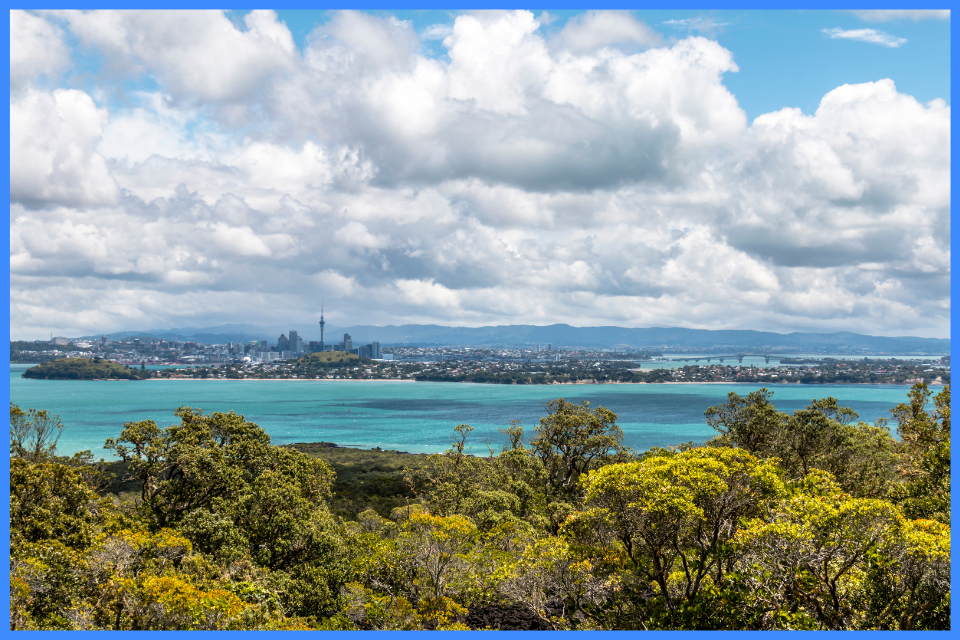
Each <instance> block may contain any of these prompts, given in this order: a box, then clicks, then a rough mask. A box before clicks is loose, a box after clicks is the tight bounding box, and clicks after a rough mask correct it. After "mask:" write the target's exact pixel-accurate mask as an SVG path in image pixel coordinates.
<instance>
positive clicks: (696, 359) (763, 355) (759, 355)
mask: <svg viewBox="0 0 960 640" xmlns="http://www.w3.org/2000/svg"><path fill="white" fill-rule="evenodd" d="M748 356H750V357H756V358H763V361H764V362H766V363H767V364H770V358H781V357H788V356H780V355H778V354H775V353H735V354H731V355H724V356H692V357H690V358H673V359H671V362H690V361H691V360H693V361H694V362H700V361H701V360H706V361H707V362H711V361H713V360H719V361H720V362H723V361H724V360H732V359H733V358H736V359H737V362H739V363H740V364H743V359H744V358H746V357H748Z"/></svg>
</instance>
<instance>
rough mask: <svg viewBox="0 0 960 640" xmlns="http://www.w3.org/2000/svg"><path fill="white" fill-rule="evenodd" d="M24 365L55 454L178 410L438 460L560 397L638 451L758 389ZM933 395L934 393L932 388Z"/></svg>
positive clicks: (670, 441)
mask: <svg viewBox="0 0 960 640" xmlns="http://www.w3.org/2000/svg"><path fill="white" fill-rule="evenodd" d="M29 366H31V365H11V366H10V400H11V402H14V403H16V404H18V405H19V406H20V407H21V408H23V409H46V410H48V411H50V412H51V413H54V414H57V415H59V416H60V419H61V420H62V422H63V424H64V425H65V428H64V431H63V435H62V436H61V438H60V442H59V444H58V447H57V449H58V451H59V452H60V453H61V454H65V455H70V454H73V453H75V452H77V451H81V450H84V449H90V450H91V451H92V452H93V453H94V455H96V456H98V457H100V456H103V457H105V458H108V459H109V458H111V457H112V456H111V452H109V451H106V450H104V449H103V448H102V446H103V442H104V440H105V439H106V438H111V437H116V436H118V435H119V433H120V431H121V429H122V428H123V424H124V423H125V422H132V421H139V420H154V421H156V423H157V424H158V425H160V426H161V427H165V426H169V425H171V424H174V423H175V422H176V421H177V420H176V417H175V416H174V411H175V410H176V409H177V407H180V406H190V407H194V408H199V409H202V410H203V411H204V412H205V413H211V412H214V411H231V410H232V411H235V412H236V413H238V414H242V415H244V416H245V417H246V419H248V420H250V421H252V422H255V423H257V424H258V425H260V427H262V428H263V429H264V430H265V431H266V432H267V433H268V434H269V435H270V437H271V441H272V442H273V444H289V443H293V442H319V441H326V442H335V443H337V444H339V445H341V446H356V447H363V448H372V447H381V448H382V449H395V450H400V451H408V452H411V453H434V452H441V451H444V450H445V449H447V448H448V447H449V446H450V443H451V441H452V435H453V429H454V427H455V426H457V425H458V424H469V425H470V426H472V427H473V428H474V431H473V432H472V433H471V434H470V437H469V440H468V443H472V445H473V448H472V451H471V452H472V453H475V454H480V455H486V454H487V451H488V449H487V445H489V446H490V447H492V448H493V450H494V451H499V450H500V448H501V445H502V444H503V443H504V442H505V441H506V438H505V436H503V434H501V433H500V432H499V430H500V429H503V428H506V427H508V426H509V425H510V421H511V420H520V421H521V424H522V425H523V427H524V429H525V432H526V434H527V435H532V434H533V429H534V427H535V426H536V424H537V423H538V422H539V419H540V417H541V416H543V415H546V411H545V405H546V403H547V402H549V401H550V400H554V399H556V398H559V397H563V398H565V399H567V400H569V401H573V402H580V401H583V400H586V401H588V402H590V405H591V407H598V406H604V407H607V408H608V409H610V410H611V411H613V412H614V413H616V414H618V415H619V419H618V424H619V425H620V427H621V428H622V429H623V431H624V439H625V442H626V444H627V445H628V446H630V447H633V448H634V449H636V450H638V451H642V450H646V449H648V448H649V447H652V446H669V445H674V444H678V443H680V442H685V441H691V440H692V441H695V442H703V441H705V440H708V439H709V438H711V437H713V436H714V435H715V432H714V431H713V430H712V429H711V428H710V427H709V426H708V425H707V424H706V421H705V420H704V416H703V412H704V411H706V409H707V407H710V406H712V405H717V404H722V403H723V402H725V401H726V398H727V394H728V393H729V392H731V391H735V392H736V393H738V394H740V395H746V394H747V393H749V392H751V391H754V390H756V389H759V388H760V387H761V386H763V385H757V384H696V383H691V384H646V385H644V384H603V385H488V384H473V383H453V382H387V381H382V382H381V381H352V380H148V381H141V382H129V381H117V382H106V381H73V380H71V381H59V380H31V379H26V378H23V377H21V374H22V372H23V371H24V370H25V369H26V368H28V367H29ZM767 387H768V388H769V389H771V390H772V391H773V393H774V395H773V402H774V404H775V405H776V407H777V408H778V409H779V410H781V411H789V412H792V411H794V410H796V409H800V408H803V407H804V406H806V405H807V404H808V403H809V402H810V401H811V400H812V399H813V398H821V397H826V396H833V397H835V398H837V399H838V400H839V401H840V404H841V405H842V406H848V407H851V408H852V409H854V410H855V411H856V412H857V413H859V414H860V417H861V419H863V420H865V421H868V422H871V423H872V422H874V421H875V420H876V419H877V418H881V417H885V418H889V417H890V409H892V408H893V407H894V406H896V405H897V404H899V403H901V402H905V401H906V400H907V391H908V390H909V387H908V386H906V385H776V384H772V385H767ZM935 391H938V389H935Z"/></svg>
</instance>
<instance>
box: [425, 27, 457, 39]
mask: <svg viewBox="0 0 960 640" xmlns="http://www.w3.org/2000/svg"><path fill="white" fill-rule="evenodd" d="M451 33H453V26H452V25H449V24H432V25H430V26H429V27H427V28H425V29H424V30H423V31H421V32H420V39H421V40H443V39H444V38H446V37H447V36H449V35H450V34H451Z"/></svg>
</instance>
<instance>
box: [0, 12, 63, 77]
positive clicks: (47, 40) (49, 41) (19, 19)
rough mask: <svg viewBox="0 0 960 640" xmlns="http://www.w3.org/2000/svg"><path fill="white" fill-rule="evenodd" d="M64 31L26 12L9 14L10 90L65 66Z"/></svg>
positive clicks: (53, 72) (52, 73)
mask: <svg viewBox="0 0 960 640" xmlns="http://www.w3.org/2000/svg"><path fill="white" fill-rule="evenodd" d="M68 61H69V54H68V52H67V48H66V46H65V45H64V43H63V31H62V30H61V29H60V28H59V27H57V26H55V25H52V24H50V23H49V22H47V21H46V20H44V19H43V18H41V17H38V16H35V15H33V14H30V13H27V12H26V11H11V12H10V88H11V90H17V89H19V88H20V87H22V86H23V85H25V84H26V83H28V82H29V81H31V80H33V79H34V78H36V77H37V76H40V75H48V76H49V75H54V74H56V73H57V72H59V71H61V70H62V69H64V68H65V67H66V66H67V63H68Z"/></svg>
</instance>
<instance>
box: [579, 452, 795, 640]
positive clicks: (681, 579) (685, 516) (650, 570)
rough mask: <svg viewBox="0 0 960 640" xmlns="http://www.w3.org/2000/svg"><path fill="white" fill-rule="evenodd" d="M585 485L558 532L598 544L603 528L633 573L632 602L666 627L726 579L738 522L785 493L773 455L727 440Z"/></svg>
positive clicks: (604, 472) (624, 468) (609, 472)
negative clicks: (577, 508) (581, 506)
mask: <svg viewBox="0 0 960 640" xmlns="http://www.w3.org/2000/svg"><path fill="white" fill-rule="evenodd" d="M582 484H583V488H584V490H585V493H586V499H585V506H586V507H587V510H586V511H583V512H580V513H577V514H575V515H573V516H571V518H570V519H568V521H567V522H566V523H565V524H564V527H563V530H562V531H564V532H569V533H570V535H573V536H575V537H576V538H579V539H580V540H583V541H589V540H590V539H593V540H596V541H598V542H600V543H601V544H600V547H599V548H600V549H602V548H603V547H604V546H605V544H604V536H605V534H606V532H608V533H609V539H611V540H612V541H613V542H614V544H615V546H616V547H617V548H618V551H619V552H620V553H622V554H623V555H624V558H625V561H626V564H625V566H626V567H627V569H628V572H629V573H630V574H633V576H632V578H631V580H630V581H629V584H632V585H633V586H632V588H633V589H634V590H636V591H637V593H636V597H635V598H633V602H632V603H631V606H633V607H639V608H640V609H639V610H638V613H639V612H640V611H643V616H641V618H647V619H648V620H650V621H653V620H655V619H656V618H658V617H659V618H660V619H661V622H660V624H662V625H663V626H664V627H665V628H671V629H675V628H681V627H682V624H681V623H682V621H683V619H684V618H685V617H686V616H687V610H688V609H690V608H691V607H694V606H695V605H696V603H697V601H698V599H699V597H700V595H701V592H702V590H703V589H704V588H705V586H706V585H707V584H709V583H712V584H721V583H722V582H723V580H724V574H725V572H726V571H728V570H729V566H730V560H729V559H728V558H727V553H728V551H729V543H730V541H731V540H732V538H733V536H734V535H735V534H736V532H737V527H738V526H739V522H740V521H741V520H742V519H744V518H748V517H757V516H759V515H761V514H762V513H763V512H764V511H765V509H766V508H768V507H769V505H770V504H771V502H772V501H773V500H775V499H776V498H778V497H779V496H781V495H782V494H783V493H784V485H783V482H782V481H781V479H780V472H779V471H778V470H777V468H776V467H775V465H774V464H773V463H772V462H769V461H760V460H757V459H756V458H755V457H754V456H752V455H750V454H749V453H747V452H745V451H743V450H740V449H731V448H726V447H701V448H697V449H691V450H688V451H684V452H682V453H676V454H666V455H659V456H652V457H649V458H646V459H644V460H641V461H640V462H633V463H626V464H611V465H607V466H604V467H602V468H600V469H597V470H595V471H591V472H590V473H589V474H588V475H586V476H585V477H584V478H583V480H582ZM598 553H600V555H601V556H602V555H604V554H607V553H609V552H608V551H602V552H598ZM646 585H650V586H652V587H654V589H655V592H654V594H653V597H652V598H649V597H648V596H647V595H646V594H644V593H643V591H644V589H645V587H646ZM628 597H629V596H628ZM658 612H659V613H658ZM635 615H636V614H635Z"/></svg>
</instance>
